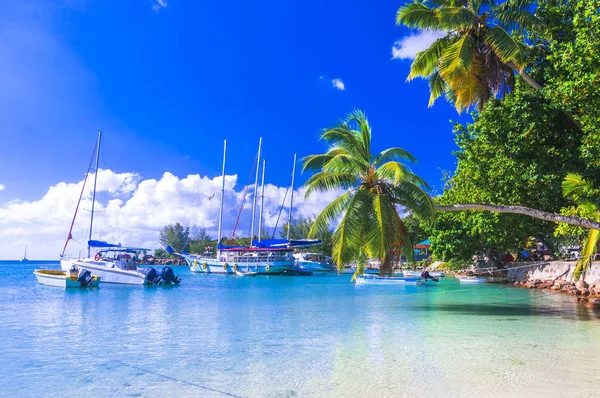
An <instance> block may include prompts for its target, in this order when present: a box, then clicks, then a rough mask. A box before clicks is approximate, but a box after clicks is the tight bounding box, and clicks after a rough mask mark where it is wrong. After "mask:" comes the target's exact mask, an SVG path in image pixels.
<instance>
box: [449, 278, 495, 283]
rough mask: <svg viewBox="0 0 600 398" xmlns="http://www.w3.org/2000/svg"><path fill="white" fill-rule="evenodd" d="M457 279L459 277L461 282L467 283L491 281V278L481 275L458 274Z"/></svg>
mask: <svg viewBox="0 0 600 398" xmlns="http://www.w3.org/2000/svg"><path fill="white" fill-rule="evenodd" d="M456 279H458V280H459V282H460V283H465V284H476V283H488V282H489V278H486V277H480V276H457V277H456Z"/></svg>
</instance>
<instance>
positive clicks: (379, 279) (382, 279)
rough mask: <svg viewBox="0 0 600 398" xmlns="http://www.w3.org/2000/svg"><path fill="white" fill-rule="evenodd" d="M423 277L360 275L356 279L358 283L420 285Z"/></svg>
mask: <svg viewBox="0 0 600 398" xmlns="http://www.w3.org/2000/svg"><path fill="white" fill-rule="evenodd" d="M421 282H422V279H421V278H411V277H403V276H377V275H365V274H363V275H359V276H357V277H356V279H355V283H356V284H357V285H419V284H420V283H421Z"/></svg>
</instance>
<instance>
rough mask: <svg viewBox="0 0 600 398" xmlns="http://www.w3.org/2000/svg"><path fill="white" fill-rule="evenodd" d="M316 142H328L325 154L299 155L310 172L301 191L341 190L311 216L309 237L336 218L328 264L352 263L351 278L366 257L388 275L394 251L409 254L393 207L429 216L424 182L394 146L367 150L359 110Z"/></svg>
mask: <svg viewBox="0 0 600 398" xmlns="http://www.w3.org/2000/svg"><path fill="white" fill-rule="evenodd" d="M321 140H323V141H324V142H325V143H327V144H328V146H329V147H328V150H327V152H325V153H323V154H316V155H311V156H307V157H306V158H304V159H303V161H304V167H303V170H312V171H316V173H315V174H314V175H313V176H312V177H311V178H310V179H309V180H308V181H307V182H306V184H305V186H306V187H307V190H306V195H307V196H308V195H311V194H313V193H315V192H319V191H332V190H333V191H339V192H341V194H340V196H339V197H338V198H337V199H335V200H333V201H332V202H331V203H330V204H328V205H327V206H326V207H325V209H324V210H323V211H322V212H321V213H320V214H319V215H318V216H317V217H316V219H315V221H314V223H313V225H312V227H311V229H310V235H311V236H315V235H316V234H318V233H319V232H321V231H323V230H326V229H328V228H329V225H331V224H333V223H335V222H337V221H338V220H339V223H338V224H337V227H336V228H335V230H334V231H333V236H332V259H333V261H334V263H335V264H336V265H337V266H338V267H339V268H340V269H341V268H342V267H344V266H345V265H349V264H351V263H353V262H357V265H358V266H357V270H356V273H355V276H356V275H357V274H360V273H362V271H363V268H364V265H365V261H366V259H367V258H368V257H371V258H377V259H380V260H381V267H380V272H381V273H391V271H392V262H393V258H394V252H395V251H399V252H401V253H403V254H404V255H405V256H407V257H408V258H412V257H413V251H412V242H411V241H410V237H409V235H408V233H407V229H406V226H405V225H404V223H403V221H402V218H401V216H400V212H399V209H400V208H402V209H405V210H408V211H410V212H412V213H413V214H415V215H417V216H418V217H420V218H421V219H422V220H431V219H433V216H434V203H433V200H432V199H431V197H430V196H429V194H428V193H427V190H428V189H429V187H428V185H427V183H425V181H424V180H423V179H421V178H420V177H419V176H417V175H416V174H414V173H413V172H412V171H411V170H410V168H409V167H408V164H410V163H415V162H416V159H415V158H414V157H413V156H412V155H411V154H410V153H408V152H407V151H406V150H404V149H402V148H397V147H395V148H389V149H386V150H384V151H382V152H380V153H378V154H373V153H372V152H371V140H372V129H371V125H370V124H369V121H368V119H367V117H366V115H365V114H364V113H363V112H361V111H354V112H353V113H351V114H350V115H348V117H347V119H346V120H345V121H343V122H342V123H341V124H339V125H338V126H335V127H333V128H330V129H326V130H325V131H324V132H323V133H322V135H321Z"/></svg>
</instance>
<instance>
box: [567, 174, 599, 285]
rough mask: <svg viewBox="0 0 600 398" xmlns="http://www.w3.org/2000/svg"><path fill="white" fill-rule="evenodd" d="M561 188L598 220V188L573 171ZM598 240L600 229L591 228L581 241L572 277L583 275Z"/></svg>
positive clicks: (594, 251) (588, 265)
mask: <svg viewBox="0 0 600 398" xmlns="http://www.w3.org/2000/svg"><path fill="white" fill-rule="evenodd" d="M562 188H563V195H564V196H565V197H566V198H569V199H572V200H573V201H574V202H575V203H577V204H578V205H579V206H580V207H581V208H582V209H583V210H584V212H585V213H586V214H590V215H593V217H594V218H595V221H600V189H597V188H594V186H593V185H592V184H591V183H590V182H589V181H587V180H585V179H584V178H583V177H582V176H581V175H579V174H575V173H572V174H568V175H567V176H566V177H565V179H564V181H563V183H562ZM599 242H600V230H598V229H591V230H590V231H589V232H588V235H587V237H586V238H585V241H584V242H583V246H582V248H581V256H580V259H579V261H578V262H577V265H576V266H575V269H574V270H573V279H579V278H580V277H581V276H582V275H585V273H586V272H587V270H588V269H589V267H590V264H591V263H592V258H593V257H594V255H595V254H596V252H597V251H598V243H599Z"/></svg>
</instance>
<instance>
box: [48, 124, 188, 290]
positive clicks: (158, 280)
mask: <svg viewBox="0 0 600 398" xmlns="http://www.w3.org/2000/svg"><path fill="white" fill-rule="evenodd" d="M101 141H102V132H101V131H100V132H98V141H97V143H96V146H95V148H94V152H93V153H92V159H91V160H90V166H89V167H88V171H87V173H86V175H85V179H84V181H83V187H82V189H81V194H80V195H79V201H78V202H77V207H76V208H75V214H74V215H73V220H72V221H71V228H70V229H69V235H68V236H67V241H66V242H65V245H64V247H63V251H62V254H61V256H60V257H61V260H60V266H61V269H62V270H63V271H69V270H71V269H72V268H73V267H75V268H77V269H80V270H87V271H89V272H90V273H91V274H92V275H93V276H97V277H100V279H101V281H102V282H104V283H120V284H130V285H163V284H179V282H180V281H181V279H180V278H179V276H176V275H175V274H174V273H173V270H172V269H171V268H170V267H164V268H163V269H162V270H161V271H160V272H159V271H157V270H156V269H154V268H152V267H145V268H139V267H138V265H137V261H136V258H137V255H138V253H140V252H142V251H145V250H147V249H144V248H136V247H122V246H121V245H120V244H111V243H108V242H103V241H97V240H92V230H93V226H94V205H95V202H96V184H97V179H98V162H99V158H100V143H101ZM94 155H95V157H96V168H95V169H94V190H93V194H92V211H91V219H90V232H89V239H88V253H87V257H85V258H77V259H73V258H68V257H66V256H65V250H66V248H67V245H68V243H69V241H70V240H71V239H72V238H73V237H72V235H71V232H72V231H73V225H74V223H75V219H76V217H77V211H78V209H79V204H80V203H81V198H82V196H83V192H84V189H85V184H86V181H87V178H88V175H89V173H90V170H92V168H91V166H92V162H93V160H94ZM92 248H94V249H97V251H96V253H95V255H94V256H93V257H92V256H91V250H92Z"/></svg>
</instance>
